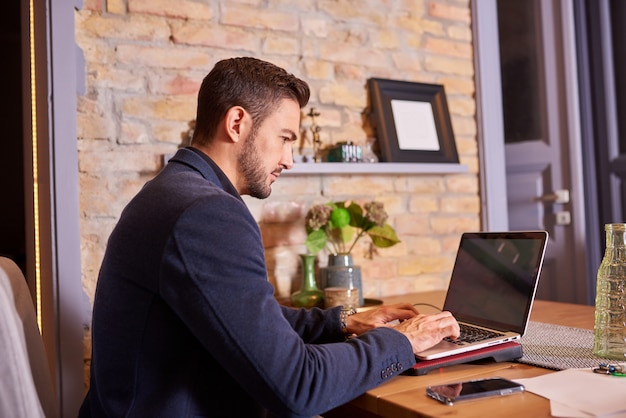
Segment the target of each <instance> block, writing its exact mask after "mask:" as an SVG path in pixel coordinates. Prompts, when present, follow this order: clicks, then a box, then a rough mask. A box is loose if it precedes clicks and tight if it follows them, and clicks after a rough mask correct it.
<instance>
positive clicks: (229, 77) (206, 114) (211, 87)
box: [192, 57, 310, 145]
mask: <svg viewBox="0 0 626 418" xmlns="http://www.w3.org/2000/svg"><path fill="white" fill-rule="evenodd" d="M309 96H310V90H309V86H308V84H307V83H306V82H304V81H302V80H300V79H299V78H297V77H295V76H294V75H293V74H289V73H288V72H287V71H285V70H284V69H282V68H280V67H278V66H276V65H274V64H271V63H269V62H266V61H262V60H259V59H257V58H251V57H239V58H229V59H225V60H222V61H219V62H218V63H217V64H215V67H213V69H212V70H211V72H209V74H208V75H207V76H206V77H205V78H204V80H203V81H202V85H201V86H200V91H199V93H198V109H197V113H196V124H195V128H194V133H193V139H192V143H197V144H200V145H205V144H207V143H208V142H209V141H210V140H211V138H213V136H214V135H215V133H216V130H217V126H218V124H219V122H220V121H221V120H222V119H223V118H224V116H225V115H226V112H227V111H228V109H230V108H232V107H233V106H241V107H243V108H244V109H246V111H247V112H248V113H250V115H251V116H252V121H253V124H254V125H255V127H256V128H258V126H259V125H260V124H261V123H263V121H264V120H265V118H266V117H267V116H268V115H269V114H270V113H271V112H272V111H274V109H275V108H276V107H277V106H278V104H279V102H280V101H281V100H283V99H293V100H295V101H296V102H298V104H299V105H300V108H302V107H304V106H306V104H307V103H308V101H309Z"/></svg>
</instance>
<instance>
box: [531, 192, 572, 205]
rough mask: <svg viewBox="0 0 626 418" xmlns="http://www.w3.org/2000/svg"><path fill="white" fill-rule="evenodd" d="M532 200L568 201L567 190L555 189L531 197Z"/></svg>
mask: <svg viewBox="0 0 626 418" xmlns="http://www.w3.org/2000/svg"><path fill="white" fill-rule="evenodd" d="M533 202H543V203H569V190H567V189H561V190H555V191H554V193H550V194H544V195H543V196H538V197H535V198H534V199H533Z"/></svg>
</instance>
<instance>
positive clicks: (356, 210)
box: [347, 202, 365, 228]
mask: <svg viewBox="0 0 626 418" xmlns="http://www.w3.org/2000/svg"><path fill="white" fill-rule="evenodd" d="M347 209H348V212H349V213H350V225H351V226H353V227H355V228H362V227H363V223H364V222H365V219H364V218H363V209H362V208H361V206H360V205H358V204H356V203H354V202H353V203H351V204H350V206H348V207H347Z"/></svg>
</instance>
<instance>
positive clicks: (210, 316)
mask: <svg viewBox="0 0 626 418" xmlns="http://www.w3.org/2000/svg"><path fill="white" fill-rule="evenodd" d="M308 99H309V88H308V86H307V84H306V83H305V82H303V81H302V80H299V79H298V78H296V77H294V76H293V75H291V74H288V73H287V72H286V71H285V70H283V69H281V68H279V67H276V66H274V65H272V64H270V63H267V62H264V61H260V60H258V59H254V58H235V59H228V60H223V61H220V62H218V63H217V64H216V66H215V67H214V68H213V70H212V71H211V72H210V73H209V74H208V75H207V77H206V78H205V79H204V81H203V82H202V86H201V88H200V92H199V95H198V110H197V119H196V127H195V130H194V135H193V138H192V143H191V146H190V147H187V148H184V149H181V150H179V151H178V152H177V153H176V155H175V156H174V157H173V158H172V159H171V160H170V161H169V163H168V164H167V166H166V167H165V168H164V169H163V170H162V171H161V172H160V173H159V174H158V175H157V176H156V177H155V178H154V179H153V180H151V181H149V182H148V183H146V185H145V186H144V187H143V189H142V190H141V191H140V192H139V193H138V194H137V196H135V197H134V198H133V199H132V201H131V202H130V203H129V204H128V206H127V207H126V208H125V209H124V211H123V213H122V215H121V217H120V220H119V222H118V224H117V226H116V227H115V229H114V230H113V232H112V234H111V237H110V239H109V242H108V245H107V250H106V253H105V256H104V260H103V262H102V267H101V269H100V275H99V278H98V286H97V290H96V296H95V302H94V312H93V325H92V338H93V342H92V361H91V380H90V389H89V392H88V393H87V396H86V398H85V401H84V403H83V405H82V407H81V411H80V415H79V416H80V417H88V416H93V417H105V416H106V417H196V416H214V417H261V416H268V415H270V414H271V415H275V416H289V417H305V416H312V415H316V414H319V413H322V412H324V411H327V410H329V409H331V408H334V407H336V406H338V405H340V404H343V403H345V402H348V401H349V400H351V399H353V398H354V397H356V396H358V395H360V394H362V393H363V392H365V391H366V390H368V389H370V388H373V387H375V386H377V385H379V384H380V383H382V382H384V381H386V380H388V379H389V378H390V377H392V376H394V375H397V374H399V373H401V372H402V371H403V370H405V369H407V368H409V367H411V366H412V365H413V364H414V362H415V357H414V353H416V352H419V351H422V350H424V349H426V348H429V347H430V346H432V345H434V344H435V343H437V342H438V341H440V340H441V339H442V338H443V337H446V336H452V337H455V336H457V335H458V324H457V323H456V320H455V319H454V318H453V317H452V316H451V315H450V314H449V313H441V314H437V315H421V314H419V313H418V312H417V311H416V310H415V309H414V308H413V307H412V306H411V305H410V304H400V305H393V306H384V307H381V308H379V309H375V310H369V311H365V312H361V313H357V314H353V315H351V316H346V314H345V312H344V314H343V315H342V308H341V307H337V308H332V309H328V310H321V309H317V308H315V309H311V310H305V309H299V310H297V309H292V308H288V307H284V306H281V305H279V304H278V303H277V301H276V299H275V298H274V296H273V294H274V289H273V288H272V286H271V284H270V283H269V282H268V280H267V270H266V266H265V256H264V248H263V243H262V240H261V234H260V231H259V228H258V225H257V223H256V221H255V220H254V218H253V216H252V215H251V214H250V212H249V210H248V209H247V207H246V205H245V204H244V202H243V200H242V199H241V195H244V194H247V195H251V196H254V197H257V198H260V199H263V198H266V197H268V196H269V195H270V192H271V185H272V183H273V182H274V181H275V180H276V179H277V178H278V176H279V175H280V173H281V172H282V170H285V169H289V168H291V167H292V166H293V159H292V147H293V143H294V142H295V141H296V139H297V132H299V123H300V109H301V108H302V107H303V106H305V105H306V103H307V101H308ZM390 322H391V323H390ZM347 334H356V336H355V337H353V338H349V339H346V337H345V336H346V335H347Z"/></svg>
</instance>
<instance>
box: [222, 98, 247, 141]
mask: <svg viewBox="0 0 626 418" xmlns="http://www.w3.org/2000/svg"><path fill="white" fill-rule="evenodd" d="M224 124H225V128H226V133H227V134H228V136H229V137H230V139H231V141H233V142H239V139H240V138H244V137H245V135H246V130H247V129H249V125H250V115H249V114H248V112H246V110H245V109H244V108H243V107H241V106H233V107H231V108H230V109H228V111H227V112H226V117H225V118H224Z"/></svg>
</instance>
